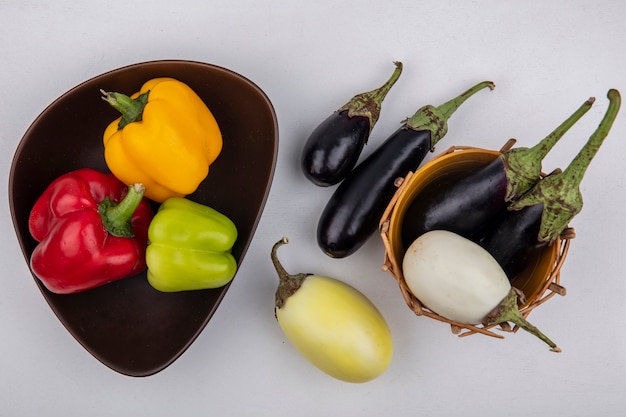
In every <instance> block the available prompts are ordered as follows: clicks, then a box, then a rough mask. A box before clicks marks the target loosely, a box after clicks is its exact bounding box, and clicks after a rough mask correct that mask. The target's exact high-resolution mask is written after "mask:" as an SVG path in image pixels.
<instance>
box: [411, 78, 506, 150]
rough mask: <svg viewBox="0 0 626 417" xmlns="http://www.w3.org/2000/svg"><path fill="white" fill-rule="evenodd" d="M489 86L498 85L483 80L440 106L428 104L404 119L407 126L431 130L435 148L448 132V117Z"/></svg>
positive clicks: (431, 143)
mask: <svg viewBox="0 0 626 417" xmlns="http://www.w3.org/2000/svg"><path fill="white" fill-rule="evenodd" d="M484 88H489V89H490V90H493V89H494V88H496V85H495V84H494V83H493V82H492V81H483V82H481V83H478V84H476V85H475V86H473V87H472V88H470V89H468V90H467V91H465V92H464V93H462V94H461V95H459V96H457V97H455V98H453V99H452V100H448V101H447V102H445V103H443V104H442V105H440V106H439V107H435V106H431V105H426V106H424V107H422V108H420V109H419V110H417V111H416V112H415V114H413V116H411V117H409V118H407V119H405V120H403V123H404V124H405V125H406V127H407V128H409V129H413V130H430V132H431V138H430V146H431V150H432V149H434V147H435V145H436V144H437V142H439V141H440V140H441V138H443V137H444V136H445V135H446V133H448V119H449V118H450V117H451V116H452V114H454V112H455V111H456V110H457V109H458V108H459V107H460V106H461V104H463V103H464V102H465V101H466V100H467V99H468V98H470V97H471V96H473V95H474V94H476V93H477V92H478V91H480V90H482V89H484Z"/></svg>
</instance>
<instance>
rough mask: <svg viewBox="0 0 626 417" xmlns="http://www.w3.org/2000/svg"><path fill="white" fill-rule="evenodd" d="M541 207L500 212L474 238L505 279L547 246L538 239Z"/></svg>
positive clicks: (540, 205) (510, 277) (523, 266)
mask: <svg viewBox="0 0 626 417" xmlns="http://www.w3.org/2000/svg"><path fill="white" fill-rule="evenodd" d="M542 213H543V204H535V205H532V206H527V207H524V208H523V209H521V210H515V211H511V210H506V209H505V210H503V213H501V215H500V216H499V217H498V218H497V219H496V220H495V221H494V222H492V223H490V224H489V225H488V226H487V227H486V228H485V229H484V230H483V232H482V233H481V234H480V236H479V237H478V238H477V239H476V242H477V243H478V244H479V245H480V246H482V247H483V248H484V249H486V250H487V252H489V253H490V254H491V255H492V256H493V257H494V259H495V260H496V261H498V263H499V264H500V266H501V267H502V269H504V272H506V274H507V276H508V277H509V279H513V278H514V277H515V276H517V274H519V273H520V272H521V271H522V270H523V269H524V268H525V267H526V265H528V264H529V259H531V258H533V257H535V256H536V255H537V253H538V252H539V251H540V250H543V248H545V247H546V245H547V243H545V242H540V241H539V239H538V236H539V228H540V226H541V215H542Z"/></svg>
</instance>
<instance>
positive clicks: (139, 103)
mask: <svg viewBox="0 0 626 417" xmlns="http://www.w3.org/2000/svg"><path fill="white" fill-rule="evenodd" d="M100 93H102V100H104V101H106V102H107V103H109V104H110V105H111V107H113V108H114V109H115V110H117V111H119V112H120V113H122V118H121V119H120V122H119V124H118V125H117V128H118V130H121V129H123V128H124V127H125V126H126V125H127V124H129V123H134V122H139V121H141V118H142V115H143V109H144V107H146V103H148V95H149V94H150V91H147V92H145V93H143V94H140V95H139V96H138V97H137V98H131V97H129V96H127V95H126V94H122V93H114V92H107V91H104V90H100Z"/></svg>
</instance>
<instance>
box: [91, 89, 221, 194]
mask: <svg viewBox="0 0 626 417" xmlns="http://www.w3.org/2000/svg"><path fill="white" fill-rule="evenodd" d="M102 94H103V97H102V98H103V99H104V100H105V101H107V102H108V103H109V104H111V106H113V107H114V108H115V109H117V110H119V111H120V112H121V113H122V116H121V117H119V118H118V119H116V120H114V121H113V122H111V123H110V124H109V125H108V126H107V128H106V129H105V131H104V137H103V140H104V158H105V160H106V163H107V165H108V167H109V169H110V170H111V172H112V173H113V174H114V175H115V176H116V177H117V178H119V179H120V180H121V181H122V182H124V183H126V184H136V183H141V184H144V186H145V187H146V192H145V196H146V197H148V198H150V199H151V200H154V201H156V202H163V201H165V200H166V199H168V198H170V197H184V196H186V195H189V194H191V193H193V192H194V191H195V190H196V189H197V188H198V186H199V185H200V183H201V182H202V181H203V180H204V179H205V178H206V176H207V175H208V173H209V166H210V165H211V164H212V163H213V161H215V159H216V158H217V157H218V155H219V154H220V152H221V151H222V134H221V132H220V128H219V126H218V124H217V121H216V120H215V117H213V114H212V113H211V111H210V110H209V108H208V107H207V106H206V105H205V104H204V102H203V101H202V99H201V98H200V97H198V95H197V94H196V93H195V92H194V91H193V90H192V89H191V88H190V87H189V86H188V85H186V84H185V83H183V82H180V81H178V80H175V79H173V78H155V79H152V80H149V81H148V82H146V83H145V84H144V85H143V86H142V87H141V89H140V90H139V91H138V92H136V93H135V94H133V95H131V96H130V97H129V96H126V95H124V94H120V93H111V92H105V91H102Z"/></svg>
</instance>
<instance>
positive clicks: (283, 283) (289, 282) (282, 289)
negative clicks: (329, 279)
mask: <svg viewBox="0 0 626 417" xmlns="http://www.w3.org/2000/svg"><path fill="white" fill-rule="evenodd" d="M286 243H289V239H287V238H286V237H283V238H282V239H281V240H279V241H278V242H276V243H275V244H274V246H272V252H271V258H272V263H273V264H274V268H276V272H277V273H278V278H279V283H278V288H277V289H276V302H275V308H282V307H283V305H285V301H287V298H289V297H291V296H292V295H293V294H294V293H295V292H296V291H298V289H299V288H300V287H301V286H302V283H303V282H304V280H305V279H306V277H308V276H309V275H311V274H302V273H301V274H296V275H291V274H290V273H288V272H287V271H286V270H285V268H283V265H282V264H281V263H280V261H279V260H278V255H277V254H276V251H277V250H278V248H279V247H281V246H282V245H284V244H286Z"/></svg>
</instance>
